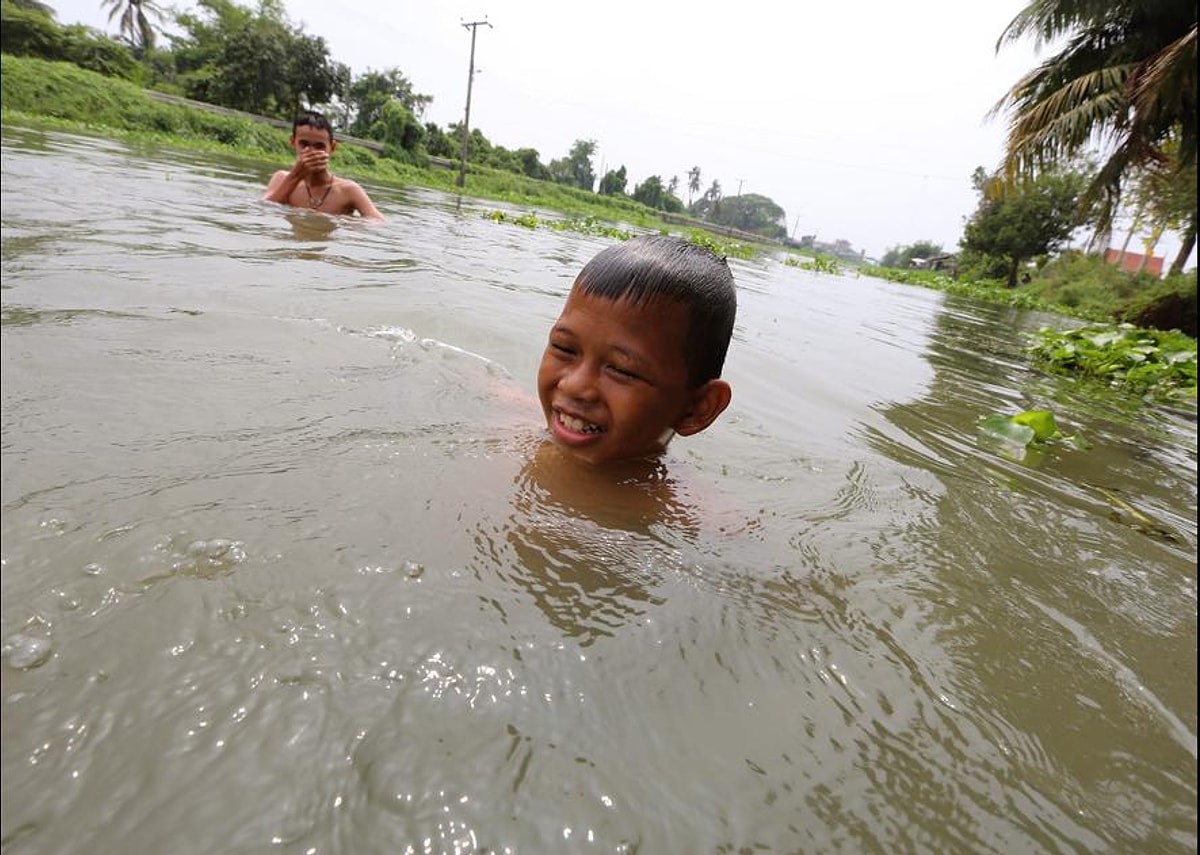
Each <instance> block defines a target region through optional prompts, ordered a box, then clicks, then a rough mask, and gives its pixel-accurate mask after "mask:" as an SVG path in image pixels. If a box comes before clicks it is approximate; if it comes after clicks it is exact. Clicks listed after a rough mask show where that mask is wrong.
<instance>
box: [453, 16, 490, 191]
mask: <svg viewBox="0 0 1200 855" xmlns="http://www.w3.org/2000/svg"><path fill="white" fill-rule="evenodd" d="M485 25H486V26H488V27H491V26H492V25H491V24H489V23H488V21H487V18H484V19H483V20H482V21H472V22H471V23H469V24H468V23H466V22H465V21H464V22H463V27H465V28H466V29H468V30H470V31H471V65H470V68H469V69H468V70H467V110H466V112H465V113H464V114H463V138H462V156H461V157H460V158H459V160H458V186H459V187H463V186H465V185H466V183H467V140H468V139H469V137H470V134H471V84H472V83H473V82H474V81H475V30H476V29H477V28H479V27H481V26H485Z"/></svg>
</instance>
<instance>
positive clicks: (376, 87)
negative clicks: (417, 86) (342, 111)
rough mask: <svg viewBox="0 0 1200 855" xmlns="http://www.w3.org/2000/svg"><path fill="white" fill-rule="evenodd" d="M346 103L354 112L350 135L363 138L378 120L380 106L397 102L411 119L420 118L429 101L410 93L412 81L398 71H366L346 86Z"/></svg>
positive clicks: (427, 97)
mask: <svg viewBox="0 0 1200 855" xmlns="http://www.w3.org/2000/svg"><path fill="white" fill-rule="evenodd" d="M346 97H347V101H348V102H349V105H350V108H351V110H352V112H353V113H354V120H353V121H352V122H351V123H350V133H351V134H352V135H353V136H357V137H366V136H367V134H368V130H369V129H370V128H371V126H372V125H374V124H375V122H376V121H377V120H378V119H379V114H380V112H381V111H382V110H383V106H384V105H385V104H387V103H388V102H389V101H397V102H399V104H400V105H401V106H403V107H404V108H405V109H406V110H408V111H409V113H411V114H412V115H413V116H414V117H415V118H417V119H420V118H421V116H422V115H424V113H425V108H426V107H428V106H429V104H430V102H431V101H433V98H432V97H431V96H429V95H421V94H419V93H417V92H416V91H414V90H413V84H412V81H410V80H409V79H408V78H407V77H405V76H404V74H403V72H401V71H400V69H398V68H389V69H386V70H384V71H370V70H368V71H367V72H366V73H364V74H361V75H359V76H358V77H356V78H355V79H354V81H353V82H352V83H351V84H350V89H349V91H348V92H347V96H346Z"/></svg>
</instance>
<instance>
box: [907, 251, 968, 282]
mask: <svg viewBox="0 0 1200 855" xmlns="http://www.w3.org/2000/svg"><path fill="white" fill-rule="evenodd" d="M908 263H909V266H911V267H915V268H916V269H918V270H944V271H945V272H946V273H949V274H950V275H951V276H953V277H955V278H957V277H958V256H957V255H954V254H953V253H946V254H945V255H935V256H933V257H932V258H913V259H910V260H909V262H908Z"/></svg>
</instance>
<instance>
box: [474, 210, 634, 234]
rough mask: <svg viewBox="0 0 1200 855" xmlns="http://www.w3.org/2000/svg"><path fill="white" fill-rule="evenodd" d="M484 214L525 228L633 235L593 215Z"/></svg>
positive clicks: (498, 212) (499, 221)
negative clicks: (554, 217)
mask: <svg viewBox="0 0 1200 855" xmlns="http://www.w3.org/2000/svg"><path fill="white" fill-rule="evenodd" d="M484 216H485V217H486V218H487V219H489V220H491V221H492V222H494V223H513V224H514V225H518V226H522V227H523V228H527V229H536V228H538V227H539V226H540V227H543V228H547V229H550V230H552V231H556V232H561V231H572V232H579V233H580V234H585V235H599V236H601V237H610V238H615V239H616V240H629V238H631V237H633V233H632V232H630V231H628V230H627V229H622V228H620V227H619V226H612V225H608V224H606V223H602V222H600V221H599V220H597V219H596V218H595V217H582V218H577V217H572V218H569V219H565V220H553V219H540V218H539V217H538V215H537V214H534V213H533V212H527V213H524V214H517V215H513V214H506V213H505V212H504V211H498V210H497V211H491V212H489V213H487V214H484Z"/></svg>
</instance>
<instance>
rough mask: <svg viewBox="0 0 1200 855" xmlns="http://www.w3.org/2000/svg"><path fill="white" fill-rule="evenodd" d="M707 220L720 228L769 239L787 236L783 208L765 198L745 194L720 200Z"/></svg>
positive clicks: (755, 194)
mask: <svg viewBox="0 0 1200 855" xmlns="http://www.w3.org/2000/svg"><path fill="white" fill-rule="evenodd" d="M709 219H710V220H711V221H712V222H714V223H717V224H719V225H722V226H729V227H730V228H734V229H739V230H741V231H744V232H754V233H755V234H760V235H762V236H763V237H765V238H769V239H780V238H784V237H786V236H787V227H786V224H785V217H784V211H783V208H781V207H779V205H777V204H775V202H774V201H773V200H771V199H769V198H767V197H766V196H763V195H760V194H758V193H746V194H744V195H741V196H734V197H732V198H726V199H722V200H721V204H720V207H719V208H716V209H714V210H713V212H712V216H711V217H709Z"/></svg>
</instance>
